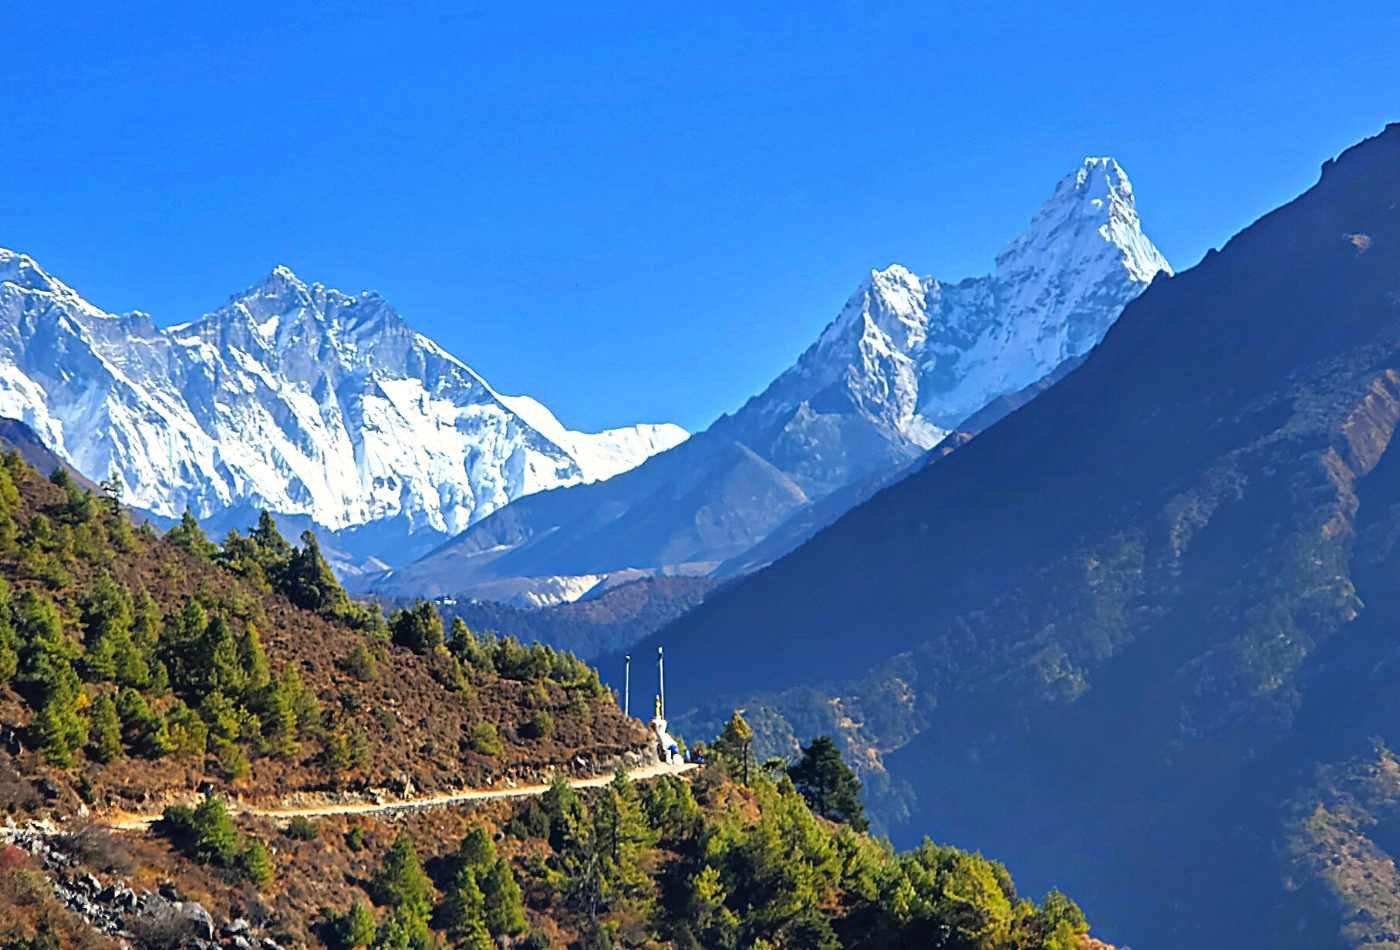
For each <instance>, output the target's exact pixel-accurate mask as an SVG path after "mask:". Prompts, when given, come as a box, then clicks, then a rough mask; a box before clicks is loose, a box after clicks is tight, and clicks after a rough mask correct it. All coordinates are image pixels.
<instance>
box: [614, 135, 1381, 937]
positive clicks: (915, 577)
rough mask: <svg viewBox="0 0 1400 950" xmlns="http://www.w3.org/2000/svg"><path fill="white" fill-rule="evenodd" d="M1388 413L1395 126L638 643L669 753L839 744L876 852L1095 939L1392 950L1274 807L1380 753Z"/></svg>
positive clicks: (1307, 836) (1303, 834)
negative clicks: (1046, 901) (735, 724)
mask: <svg viewBox="0 0 1400 950" xmlns="http://www.w3.org/2000/svg"><path fill="white" fill-rule="evenodd" d="M1397 419H1400V125H1392V126H1389V127H1387V128H1386V130H1385V131H1384V132H1382V133H1381V134H1380V135H1378V136H1376V137H1375V138H1372V139H1370V140H1368V141H1366V142H1364V143H1361V144H1360V145H1358V146H1356V147H1354V148H1352V149H1350V150H1348V151H1347V152H1346V153H1344V154H1343V155H1342V156H1340V157H1339V158H1338V159H1337V160H1335V161H1329V162H1328V163H1326V164H1325V165H1324V167H1323V174H1322V177H1321V180H1320V181H1319V183H1318V184H1317V185H1316V186H1315V187H1313V188H1312V189H1310V190H1309V191H1308V192H1306V193H1305V194H1303V195H1302V196H1300V197H1299V198H1298V199H1296V200H1294V201H1293V202H1290V203H1289V204H1287V205H1285V206H1284V207H1282V208H1280V209H1278V210H1277V211H1274V212H1272V213H1270V214H1268V215H1266V216H1264V217H1263V218H1261V219H1260V220H1259V221H1258V222H1256V223H1255V224H1254V225H1252V226H1250V227H1249V228H1247V229H1246V230H1244V231H1243V232H1241V233H1240V234H1239V235H1237V236H1236V237H1235V238H1233V239H1232V240H1231V241H1230V242H1229V243H1228V244H1227V245H1226V246H1225V247H1224V248H1223V249H1222V250H1221V251H1220V252H1218V253H1215V252H1213V253H1210V254H1208V255H1207V256H1206V258H1205V259H1204V260H1203V261H1202V262H1201V263H1200V264H1199V265H1197V266H1196V267H1194V268H1192V269H1191V270H1189V271H1186V272H1184V273H1182V274H1179V275H1177V276H1175V277H1173V278H1170V279H1162V278H1159V279H1158V280H1157V281H1155V282H1154V284H1153V285H1152V287H1151V288H1150V289H1149V290H1148V291H1147V292H1146V293H1144V294H1143V295H1142V296H1141V297H1140V298H1139V299H1138V300H1137V301H1135V302H1133V303H1131V304H1129V305H1128V307H1127V308H1126V310H1125V311H1124V314H1123V316H1122V317H1121V318H1120V319H1119V320H1118V322H1117V323H1116V324H1115V325H1114V326H1113V328H1112V329H1111V330H1110V331H1109V333H1108V334H1107V336H1106V338H1105V339H1104V341H1103V342H1102V343H1101V344H1100V346H1099V347H1098V348H1097V349H1096V350H1094V351H1093V352H1092V353H1091V354H1090V356H1089V358H1088V359H1087V361H1086V362H1085V364H1084V365H1083V366H1082V367H1081V368H1080V369H1079V370H1078V371H1076V372H1074V373H1073V374H1071V375H1069V376H1068V377H1067V378H1066V379H1064V380H1063V381H1062V382H1060V383H1059V384H1058V385H1055V386H1054V387H1052V388H1050V389H1049V390H1048V391H1047V392H1045V393H1044V394H1043V395H1041V396H1039V397H1038V398H1037V399H1036V400H1035V401H1034V402H1033V403H1031V404H1030V405H1028V406H1025V407H1024V408H1021V409H1019V410H1018V411H1016V412H1013V413H1012V414H1011V415H1010V416H1008V417H1007V418H1006V419H1004V420H1003V421H1002V422H1000V423H999V424H997V425H995V426H993V427H992V428H990V429H989V430H988V431H986V432H984V433H982V434H981V435H979V436H978V437H977V438H976V439H974V440H972V441H971V442H970V443H969V444H967V445H965V446H963V447H961V448H959V449H958V451H956V452H954V453H952V454H951V455H949V456H948V457H946V458H944V459H942V460H941V461H939V463H938V464H936V465H931V466H927V467H925V468H923V469H922V470H920V471H918V472H917V473H916V474H914V475H912V476H911V477H909V478H908V479H906V480H904V481H902V482H900V483H899V484H896V485H894V486H892V487H890V488H888V489H886V490H884V491H883V492H881V493H879V494H878V495H876V496H875V497H874V498H873V499H871V500H870V501H868V502H867V503H865V504H864V505H862V506H861V507H859V508H857V509H856V510H854V511H853V512H851V513H850V514H848V515H847V516H846V517H844V518H843V519H841V520H840V521H838V522H837V523H836V524H834V525H833V526H831V527H830V528H828V529H826V530H824V531H822V532H821V533H819V534H818V535H817V536H816V537H815V538H814V539H813V540H812V541H810V542H809V543H808V544H806V545H804V546H803V547H801V548H799V549H798V550H797V551H795V552H794V553H792V554H790V555H788V556H787V557H785V558H783V559H781V560H779V561H778V562H777V563H775V564H773V565H772V566H771V567H769V568H768V569H766V570H764V571H762V572H760V573H758V574H756V575H754V576H751V577H749V578H746V579H742V580H740V581H738V582H736V583H734V584H732V585H730V586H729V587H727V588H725V589H722V590H720V591H717V592H715V593H714V594H712V595H711V596H710V597H709V598H707V600H706V601H705V603H704V604H702V605H701V606H700V607H698V608H697V609H696V610H694V611H692V612H691V613H689V614H687V615H686V616H684V617H682V618H681V619H679V620H678V621H677V622H676V623H675V624H673V625H672V626H671V627H669V628H667V629H665V630H663V631H662V632H661V633H659V634H658V635H656V637H654V638H653V639H652V640H649V641H648V642H647V643H645V644H642V645H639V646H637V647H636V648H634V652H645V651H646V650H647V649H648V647H649V646H650V645H652V644H654V643H664V644H665V646H666V651H667V656H668V660H669V661H670V662H669V663H668V665H669V666H671V667H672V669H674V670H676V671H677V673H676V674H675V680H674V685H673V686H672V690H671V705H672V708H673V709H674V710H676V711H680V710H684V712H683V713H681V714H680V715H679V716H673V719H679V720H680V721H681V728H682V731H686V730H687V728H694V729H695V730H696V731H697V733H702V732H703V730H702V729H701V725H702V724H709V723H711V722H713V721H714V720H715V719H716V718H717V717H718V716H719V715H720V710H721V708H723V707H727V706H728V705H731V704H733V703H734V702H741V703H743V704H745V705H746V707H747V708H748V709H749V710H750V718H751V719H753V720H756V721H757V722H758V723H759V724H760V725H761V727H762V729H763V731H764V732H765V733H766V739H767V741H768V743H769V744H770V747H773V748H780V749H781V748H784V747H785V745H786V744H787V743H790V742H791V741H792V739H793V738H798V739H805V738H806V737H807V736H809V735H812V734H814V733H816V732H821V731H828V730H834V731H836V732H838V733H839V734H841V735H842V737H843V740H844V741H845V743H846V746H847V750H848V752H852V753H854V755H855V757H856V759H857V760H858V761H861V762H862V763H863V764H864V765H865V766H866V768H867V770H868V774H869V775H871V776H872V777H877V778H878V777H881V776H882V774H883V773H884V772H886V770H887V771H888V779H889V784H888V785H887V786H886V795H885V796H883V797H879V798H877V799H876V800H875V801H874V804H875V805H876V807H877V813H878V816H879V817H881V818H883V819H884V821H885V822H886V823H887V827H889V828H891V829H892V830H893V831H895V833H896V837H897V839H899V838H906V837H907V836H909V834H910V830H908V829H911V828H917V829H919V831H920V832H922V831H928V832H930V833H933V834H935V835H939V836H944V837H950V838H952V839H953V840H957V841H967V840H972V839H974V838H975V839H976V840H977V841H978V844H979V845H980V846H983V847H986V848H988V849H989V852H990V853H993V854H997V855H998V856H1000V857H1004V858H1007V859H1011V860H1013V861H1014V862H1015V863H1016V864H1017V865H1018V866H1019V867H1023V868H1026V869H1027V871H1028V872H1029V873H1030V874H1031V875H1032V879H1033V880H1035V881H1043V880H1048V879H1055V880H1062V881H1065V882H1066V883H1068V884H1070V885H1071V886H1072V887H1073V888H1074V890H1075V891H1076V893H1079V894H1082V895H1084V896H1085V897H1086V899H1087V900H1088V902H1089V906H1090V908H1091V909H1092V910H1094V911H1095V912H1096V914H1097V915H1098V916H1099V918H1100V919H1103V920H1105V921H1106V922H1107V923H1108V927H1109V936H1113V934H1114V932H1115V931H1116V932H1119V933H1124V934H1126V933H1132V934H1134V935H1135V939H1134V943H1135V945H1138V946H1140V947H1143V948H1151V947H1175V946H1185V945H1192V944H1199V943H1200V942H1201V941H1206V942H1209V943H1210V944H1211V945H1230V946H1260V947H1264V946H1268V947H1287V946H1299V947H1303V946H1307V947H1317V946H1363V945H1364V946H1371V945H1393V944H1394V942H1395V941H1394V939H1393V938H1392V939H1390V941H1389V942H1388V943H1383V944H1382V943H1375V942H1374V940H1376V939H1380V938H1381V937H1383V936H1384V934H1385V933H1387V931H1386V926H1387V925H1388V923H1392V922H1393V921H1387V919H1386V918H1385V916H1384V910H1383V908H1380V907H1379V905H1378V904H1377V903H1376V901H1375V900H1374V899H1373V898H1372V897H1368V896H1367V893H1368V892H1366V891H1365V889H1364V888H1359V887H1358V886H1356V885H1355V884H1354V882H1353V883H1352V884H1348V883H1347V881H1346V880H1341V879H1339V878H1338V877H1337V875H1335V874H1332V873H1330V872H1328V871H1327V870H1326V868H1327V867H1329V866H1330V865H1327V864H1326V862H1321V863H1319V862H1318V861H1313V862H1312V863H1309V861H1308V859H1307V858H1306V855H1308V854H1310V853H1311V852H1310V850H1309V848H1310V847H1311V845H1310V842H1311V843H1312V844H1316V843H1317V842H1318V841H1320V840H1323V839H1322V838H1321V837H1319V835H1320V834H1321V832H1318V831H1317V830H1316V828H1317V827H1321V826H1319V825H1318V824H1317V823H1316V822H1312V823H1311V824H1309V822H1308V821H1300V820H1299V819H1297V818H1296V816H1297V815H1298V814H1308V813H1309V808H1310V803H1313V799H1314V798H1315V797H1316V794H1317V792H1316V789H1317V787H1318V786H1317V783H1316V781H1315V769H1318V768H1323V767H1326V768H1329V769H1339V768H1342V765H1341V763H1350V765H1349V766H1347V767H1350V768H1365V767H1366V766H1365V763H1366V762H1368V761H1372V762H1374V761H1375V760H1376V756H1377V755H1378V754H1379V755H1381V756H1382V759H1383V753H1377V752H1376V746H1375V741H1376V739H1377V738H1378V739H1379V741H1380V743H1381V746H1380V747H1381V748H1382V749H1384V748H1385V747H1387V746H1391V745H1395V744H1400V727H1398V726H1397V721H1400V720H1397V718H1396V717H1394V716H1388V715H1378V712H1377V710H1384V711H1386V712H1387V713H1388V712H1389V711H1390V710H1393V709H1394V700H1391V699H1389V698H1388V697H1389V696H1390V695H1391V694H1393V693H1394V686H1395V685H1396V670H1395V666H1394V662H1393V659H1392V658H1393V657H1394V655H1395V644H1394V640H1393V633H1392V631H1393V629H1394V626H1393V625H1388V624H1387V623H1386V622H1385V618H1386V617H1389V616H1400V614H1393V613H1391V611H1393V610H1395V608H1394V607H1393V606H1391V604H1392V603H1393V602H1394V600H1395V597H1394V593H1395V589H1396V586H1397V585H1396V577H1397V576H1400V572H1397V570H1396V568H1397V566H1400V559H1397V558H1395V557H1394V555H1393V553H1392V552H1393V548H1394V539H1395V538H1397V537H1400V505H1397V503H1396V502H1397V500H1400V493H1398V492H1397V491H1396V489H1395V488H1394V487H1393V486H1394V485H1395V482H1396V476H1394V475H1392V474H1391V470H1392V469H1394V468H1397V467H1400V462H1397V461H1396V460H1395V453H1394V452H1389V451H1388V449H1389V446H1390V444H1391V439H1392V436H1393V434H1394V428H1395V424H1396V421H1397ZM602 666H603V668H604V669H610V668H611V664H610V663H608V662H604V663H603V664H602ZM1363 696H1364V697H1367V699H1368V701H1361V700H1359V699H1358V697H1363ZM1357 756H1360V757H1361V758H1360V759H1358V758H1357ZM1368 757H1369V758H1368ZM1358 762H1360V763H1361V765H1357V764H1356V763H1358ZM876 784H877V785H878V784H879V783H878V782H877V783H876ZM974 789H975V792H974V791H973V790H974ZM911 818H912V819H915V820H912V821H909V819H911ZM906 821H907V822H908V823H907V824H906V823H905V822H906ZM1310 829H1311V830H1310ZM1363 836H1364V835H1363ZM1396 840H1397V841H1400V839H1396ZM1367 843H1368V847H1370V848H1371V849H1372V850H1373V851H1375V852H1378V853H1380V854H1381V855H1382V856H1385V855H1386V854H1388V852H1386V851H1385V847H1384V844H1383V843H1378V842H1377V841H1375V840H1370V839H1368V842H1367ZM1391 843H1392V844H1394V843H1395V842H1393V841H1392V842H1391ZM1368 853H1369V852H1368ZM1394 853H1396V854H1400V851H1396V852H1394ZM1356 879H1357V880H1364V879H1365V876H1364V873H1360V872H1359V873H1358V876H1357V877H1356ZM1348 880H1350V879H1348ZM1187 905H1190V906H1192V908H1193V912H1192V914H1191V915H1190V918H1189V920H1187V919H1186V918H1184V917H1183V916H1182V915H1181V914H1180V913H1179V910H1178V909H1179V908H1180V907H1183V906H1187ZM1348 908H1351V909H1350V910H1348ZM1339 912H1340V913H1339ZM1348 914H1350V915H1351V917H1347V915H1348ZM1347 919H1351V920H1353V924H1355V926H1356V927H1359V928H1360V930H1356V929H1355V928H1354V929H1353V930H1350V931H1347V932H1346V935H1344V933H1343V922H1344V920H1347ZM1356 921H1360V922H1361V923H1359V924H1356ZM1368 921H1369V923H1367V922H1368ZM1361 931H1365V933H1362V934H1361V936H1360V937H1358V936H1356V935H1357V934H1358V933H1361ZM1367 940H1371V941H1373V942H1371V943H1367V942H1366V941H1367Z"/></svg>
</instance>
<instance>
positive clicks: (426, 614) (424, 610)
mask: <svg viewBox="0 0 1400 950" xmlns="http://www.w3.org/2000/svg"><path fill="white" fill-rule="evenodd" d="M389 631H390V633H391V634H392V635H393V638H394V642H395V643H397V644H398V645H399V646H404V647H408V648H409V649H410V650H413V651H414V652H416V653H428V652H430V651H432V650H434V649H436V648H437V647H439V646H441V645H442V642H443V637H442V617H440V616H438V612H437V610H436V609H435V608H434V607H433V605H432V604H431V603H429V602H428V601H426V600H420V601H419V602H418V603H416V604H414V605H413V606H412V607H406V608H404V609H403V610H400V611H398V612H396V613H395V614H394V616H393V617H392V618H390V620H389Z"/></svg>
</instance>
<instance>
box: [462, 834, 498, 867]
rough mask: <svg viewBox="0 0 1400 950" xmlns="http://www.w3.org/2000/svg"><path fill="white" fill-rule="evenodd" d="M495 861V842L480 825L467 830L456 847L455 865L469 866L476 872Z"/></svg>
mask: <svg viewBox="0 0 1400 950" xmlns="http://www.w3.org/2000/svg"><path fill="white" fill-rule="evenodd" d="M495 863H496V843H495V842H494V841H492V840H491V836H490V835H489V834H487V833H486V829H485V828H482V827H481V826H479V825H478V826H477V827H475V828H473V829H472V830H471V831H469V832H467V835H466V837H464V838H463V839H462V843H461V844H460V845H458V847H457V866H458V867H459V868H470V869H471V870H472V871H475V872H477V873H478V874H480V873H482V872H484V871H485V870H486V869H487V868H489V867H490V866H491V865H492V864H495Z"/></svg>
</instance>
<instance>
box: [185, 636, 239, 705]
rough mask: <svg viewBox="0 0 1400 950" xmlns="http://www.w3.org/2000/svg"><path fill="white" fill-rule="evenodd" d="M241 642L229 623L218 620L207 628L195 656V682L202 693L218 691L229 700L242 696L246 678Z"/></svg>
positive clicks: (193, 678) (193, 677)
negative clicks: (240, 650) (241, 655)
mask: <svg viewBox="0 0 1400 950" xmlns="http://www.w3.org/2000/svg"><path fill="white" fill-rule="evenodd" d="M238 646H239V645H238V641H237V640H236V639H235V638H234V636H233V631H232V630H230V629H229V625H228V621H226V620H225V619H224V618H223V617H221V616H215V617H214V618H213V619H211V620H210V621H209V624H208V626H206V627H205V628H204V633H203V635H202V636H201V637H200V640H199V646H198V648H197V652H196V655H195V656H196V659H195V670H194V671H193V673H192V680H193V683H194V685H195V687H196V688H197V689H198V690H199V691H200V692H209V691H217V692H221V693H223V694H224V695H226V696H241V695H243V687H244V685H245V683H246V681H247V680H246V676H245V675H244V672H243V665H242V663H241V662H240V659H241V658H240V656H239V649H238Z"/></svg>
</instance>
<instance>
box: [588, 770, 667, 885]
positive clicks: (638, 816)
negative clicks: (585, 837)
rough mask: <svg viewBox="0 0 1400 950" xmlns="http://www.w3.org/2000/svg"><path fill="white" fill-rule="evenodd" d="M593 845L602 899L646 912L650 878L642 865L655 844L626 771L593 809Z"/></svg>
mask: <svg viewBox="0 0 1400 950" xmlns="http://www.w3.org/2000/svg"><path fill="white" fill-rule="evenodd" d="M594 843H595V847H597V849H598V858H599V861H600V863H601V866H602V869H603V871H602V876H603V881H604V893H603V897H604V899H605V900H607V901H608V902H609V903H610V904H615V905H617V906H625V907H629V908H632V909H634V910H637V911H639V912H642V913H646V912H648V911H649V909H650V906H651V901H652V886H651V877H650V876H649V875H648V874H647V872H646V869H645V868H644V867H643V864H642V862H643V859H644V858H645V856H646V854H647V852H648V851H649V850H650V849H651V847H652V846H653V845H654V844H656V835H655V833H654V832H653V831H652V829H651V826H650V825H649V824H648V823H647V820H646V813H645V812H644V811H643V810H642V803H641V797H640V796H639V795H638V794H637V787H636V786H635V785H633V784H632V781H631V779H629V778H628V777H627V773H626V772H618V773H617V775H616V777H615V778H614V779H613V780H612V782H611V783H609V785H608V787H607V789H606V791H605V793H604V794H603V796H602V798H601V799H600V800H599V802H598V804H597V806H596V808H595V809H594Z"/></svg>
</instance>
